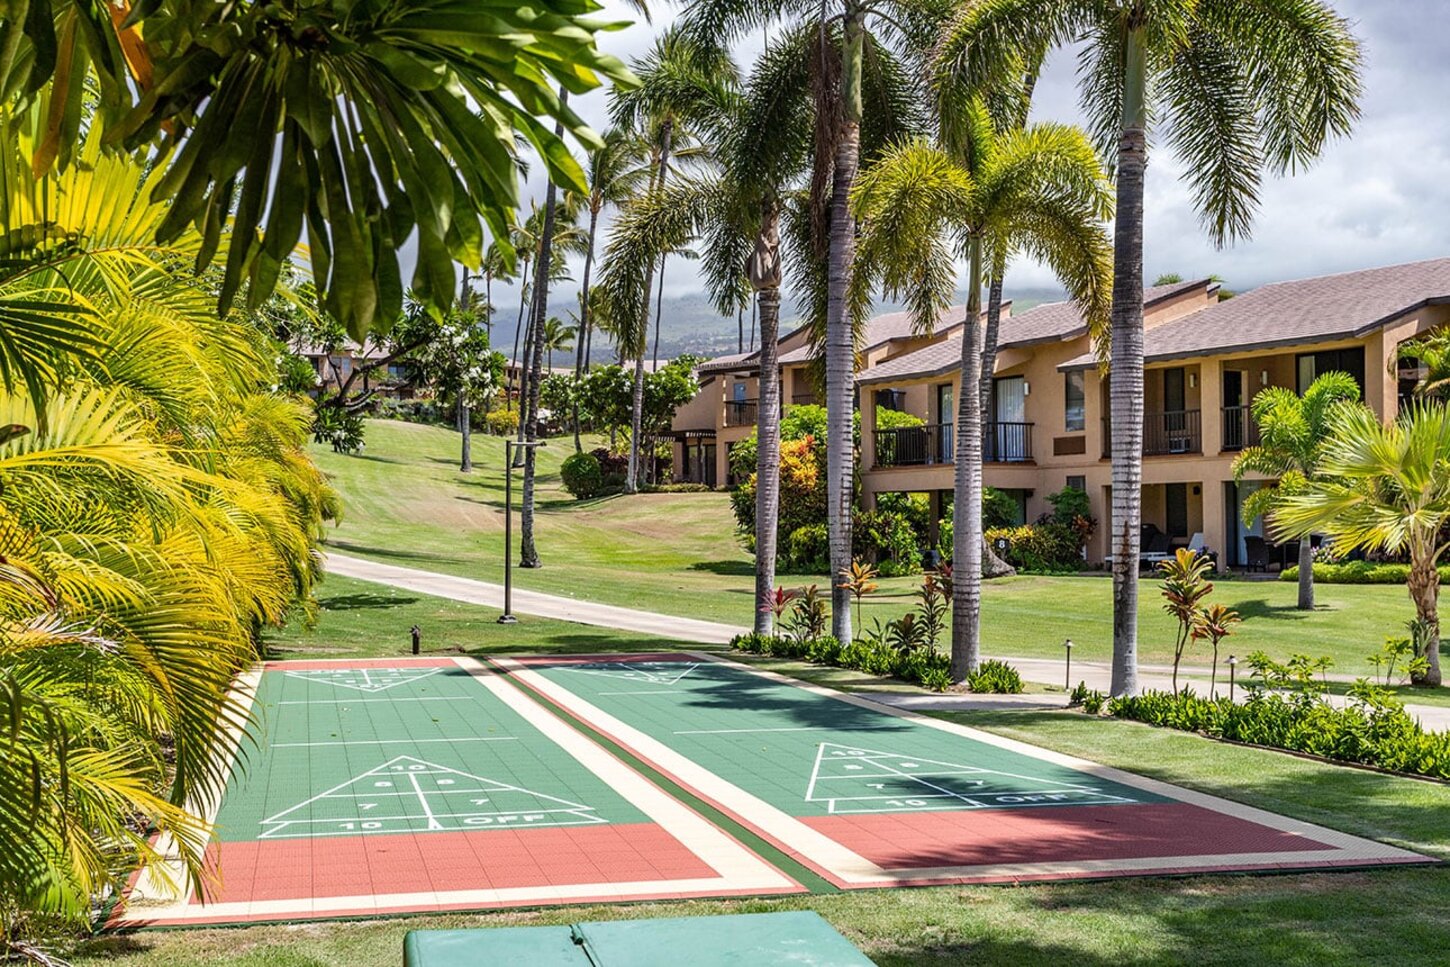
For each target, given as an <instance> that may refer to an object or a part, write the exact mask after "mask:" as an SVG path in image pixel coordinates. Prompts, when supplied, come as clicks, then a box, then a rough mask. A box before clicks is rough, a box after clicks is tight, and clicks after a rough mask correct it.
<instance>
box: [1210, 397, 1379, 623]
mask: <svg viewBox="0 0 1450 967" xmlns="http://www.w3.org/2000/svg"><path fill="white" fill-rule="evenodd" d="M1358 400H1359V384H1358V383H1356V382H1355V381H1354V377H1353V376H1350V375H1349V374H1348V373H1325V374H1323V375H1322V376H1318V377H1316V378H1315V380H1314V382H1313V383H1310V384H1309V388H1308V389H1307V390H1305V391H1304V395H1303V396H1299V395H1298V394H1297V393H1295V392H1294V391H1293V390H1291V389H1287V388H1285V387H1283V386H1270V387H1269V388H1268V389H1266V390H1263V391H1261V392H1260V393H1259V394H1258V395H1257V396H1255V397H1254V402H1253V406H1251V407H1250V413H1251V415H1252V416H1253V419H1254V424H1255V425H1256V426H1258V428H1259V444H1258V446H1253V447H1248V448H1246V449H1244V450H1243V451H1242V452H1241V453H1240V454H1239V455H1238V456H1237V457H1236V458H1234V464H1233V471H1234V480H1242V479H1243V476H1244V474H1246V473H1257V474H1262V475H1264V476H1266V477H1274V478H1277V481H1278V483H1277V485H1276V486H1274V487H1261V488H1260V489H1258V490H1256V491H1254V492H1253V493H1252V494H1251V495H1250V496H1249V498H1248V499H1247V500H1245V501H1244V507H1243V514H1244V523H1246V524H1248V523H1252V521H1253V520H1254V518H1256V517H1259V516H1268V517H1272V516H1273V514H1274V508H1275V506H1276V505H1277V504H1278V502H1279V500H1280V498H1282V497H1284V496H1287V495H1288V494H1291V493H1294V492H1296V491H1299V490H1302V489H1304V487H1305V486H1307V485H1308V484H1309V482H1310V481H1312V480H1314V478H1315V477H1316V476H1317V475H1318V474H1319V464H1320V462H1321V461H1322V460H1323V457H1324V452H1325V449H1326V448H1327V447H1328V445H1329V431H1330V424H1331V418H1332V417H1333V415H1334V411H1335V409H1336V408H1338V407H1339V406H1341V405H1343V404H1345V403H1352V402H1358ZM1298 608H1299V610H1300V611H1313V610H1314V550H1313V548H1312V547H1311V546H1310V543H1309V541H1308V540H1303V541H1300V542H1299V603H1298Z"/></svg>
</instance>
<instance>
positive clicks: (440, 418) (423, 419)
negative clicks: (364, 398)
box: [373, 399, 457, 426]
mask: <svg viewBox="0 0 1450 967" xmlns="http://www.w3.org/2000/svg"><path fill="white" fill-rule="evenodd" d="M373 415H374V416H376V417H378V418H379V419H382V420H402V421H403V422H404V423H431V424H438V425H443V426H452V425H453V424H454V423H455V422H457V414H456V413H452V412H445V411H444V409H443V407H441V406H439V405H438V402H437V401H436V400H393V399H381V400H378V401H377V402H376V403H374V404H373Z"/></svg>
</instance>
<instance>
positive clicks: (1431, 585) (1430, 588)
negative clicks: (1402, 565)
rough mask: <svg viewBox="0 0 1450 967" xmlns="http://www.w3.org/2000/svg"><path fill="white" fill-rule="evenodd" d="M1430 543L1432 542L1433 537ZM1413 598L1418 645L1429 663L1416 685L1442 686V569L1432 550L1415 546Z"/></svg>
mask: <svg viewBox="0 0 1450 967" xmlns="http://www.w3.org/2000/svg"><path fill="white" fill-rule="evenodd" d="M1431 543H1432V544H1433V538H1432V541H1431ZM1407 584H1408V589H1409V592H1410V600H1411V601H1413V602H1414V603H1415V617H1416V618H1417V619H1418V624H1419V627H1418V628H1416V629H1415V639H1416V640H1415V644H1416V646H1417V647H1423V648H1424V650H1425V651H1424V654H1425V660H1426V661H1427V662H1428V666H1427V667H1426V669H1425V673H1424V675H1423V676H1415V677H1414V678H1413V679H1412V681H1413V683H1414V684H1416V685H1426V686H1430V687H1435V688H1438V687H1439V686H1440V572H1439V571H1438V570H1437V569H1436V567H1435V561H1434V558H1433V557H1432V555H1431V553H1429V552H1426V551H1421V550H1420V549H1418V548H1415V549H1413V550H1412V551H1411V559H1410V574H1409V579H1408V581H1407Z"/></svg>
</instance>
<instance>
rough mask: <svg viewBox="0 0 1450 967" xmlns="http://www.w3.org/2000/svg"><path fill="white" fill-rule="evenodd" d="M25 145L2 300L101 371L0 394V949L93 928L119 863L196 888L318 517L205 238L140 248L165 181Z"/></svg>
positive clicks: (263, 344) (288, 426)
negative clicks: (41, 309)
mask: <svg viewBox="0 0 1450 967" xmlns="http://www.w3.org/2000/svg"><path fill="white" fill-rule="evenodd" d="M35 148H36V141H35V140H34V137H33V135H31V134H29V133H27V132H22V134H21V136H20V137H19V138H18V139H17V141H16V142H14V143H12V144H11V146H10V147H9V148H8V149H7V150H6V151H5V152H4V153H3V155H0V164H3V168H4V189H5V190H4V193H3V196H0V204H3V205H4V212H5V215H6V217H7V219H8V224H9V225H10V226H11V232H10V234H9V236H8V237H9V238H10V239H11V240H12V242H14V241H15V240H21V239H31V240H34V242H35V244H32V245H30V246H28V247H24V248H21V247H14V248H12V251H11V257H12V260H13V261H12V262H11V263H10V264H11V269H12V271H11V272H10V273H9V274H8V275H7V276H6V277H5V278H4V280H3V283H0V303H4V304H7V305H11V306H15V305H35V304H41V303H45V304H47V305H49V306H51V307H56V306H60V307H61V308H65V307H66V306H67V305H68V307H69V312H68V313H67V314H66V315H65V316H64V318H67V319H68V320H71V321H73V322H74V324H75V325H76V326H77V327H80V328H81V331H83V332H84V333H85V338H86V340H87V341H88V342H90V343H92V344H93V345H95V346H96V347H104V350H103V351H101V350H97V351H95V352H90V351H85V350H82V351H61V350H60V349H57V348H55V347H52V352H51V353H50V355H49V360H50V365H51V372H52V373H53V374H54V375H55V376H56V377H57V380H56V383H55V385H54V387H47V389H48V390H50V392H48V393H47V394H46V395H41V394H39V393H34V392H32V391H31V389H30V388H29V386H28V385H27V384H25V383H24V382H18V383H12V384H11V385H9V386H7V387H5V389H4V390H3V391H0V425H3V426H4V430H3V431H0V483H3V489H0V561H3V564H0V691H3V694H4V703H5V709H6V718H7V722H8V723H9V724H8V727H7V729H6V730H5V732H4V735H3V736H0V839H3V841H4V842H5V844H6V846H5V848H4V849H3V850H0V897H3V898H4V900H3V902H0V922H3V923H4V925H5V930H6V933H7V936H6V939H7V940H13V939H15V938H17V937H21V936H23V935H24V934H25V932H26V931H27V930H28V929H29V926H30V925H31V923H32V922H33V920H32V918H34V917H36V916H42V915H49V916H59V917H62V918H74V919H82V918H84V917H86V916H87V915H88V914H89V912H90V909H91V903H92V898H93V897H95V896H96V895H98V894H99V893H101V892H102V891H104V890H105V889H107V888H115V887H118V886H119V885H120V884H121V883H122V882H123V881H124V880H125V878H126V877H127V875H128V874H129V873H130V872H131V871H132V870H134V869H135V868H136V866H137V865H138V864H149V865H150V867H151V870H152V874H151V876H152V881H153V882H154V883H155V884H157V885H158V886H159V887H160V888H170V889H181V888H185V887H195V888H197V889H199V890H201V891H202V892H203V893H204V892H205V890H206V888H207V886H208V882H209V881H208V879H207V876H206V868H205V855H204V849H205V845H206V841H207V839H208V838H209V835H210V831H209V829H208V827H207V824H206V822H205V820H204V818H203V816H204V814H205V812H206V810H207V807H208V806H209V804H212V803H214V802H215V799H216V797H217V795H218V794H219V792H220V788H221V784H222V782H223V781H224V778H225V775H226V772H227V768H228V762H229V761H230V759H231V757H232V756H233V755H234V754H235V753H236V752H237V751H238V749H237V746H238V736H239V734H240V731H239V730H240V728H241V726H242V725H243V724H244V721H245V716H246V712H245V704H244V703H243V700H242V698H241V697H239V695H237V694H236V693H234V692H233V690H232V686H233V679H234V677H235V676H236V674H237V673H238V672H239V671H240V670H241V669H242V668H243V667H244V666H246V665H247V664H249V663H250V662H251V661H252V660H253V659H254V658H255V657H256V655H257V634H258V631H259V629H260V628H261V627H262V626H263V625H266V624H280V623H281V622H283V621H284V620H286V618H287V617H288V615H289V614H291V613H293V612H294V611H296V610H297V609H298V608H299V606H301V607H305V605H306V602H307V600H308V598H309V595H310V592H311V589H312V586H313V583H314V582H315V581H316V579H317V578H318V576H319V570H320V558H319V556H318V554H317V552H316V546H317V543H318V541H319V540H320V538H321V527H322V524H323V522H324V520H325V519H327V518H328V517H330V516H333V515H335V512H336V507H335V500H334V497H333V495H332V493H331V491H330V490H329V489H328V488H327V486H326V484H325V482H324V481H323V479H322V476H321V474H320V473H319V472H318V471H317V470H316V468H315V467H314V466H313V465H312V463H311V462H310V460H309V458H308V457H307V455H306V453H305V450H304V446H305V443H306V437H307V433H308V430H309V426H310V422H311V415H310V407H309V406H307V405H306V403H305V401H299V400H296V399H294V398H291V397H288V396H285V395H277V394H274V393H273V392H272V391H271V387H273V386H274V385H275V383H276V381H277V372H276V369H275V355H274V351H273V348H272V347H271V346H270V345H269V343H268V340H267V338H266V336H265V335H264V334H263V332H262V327H261V326H258V325H254V324H252V323H251V322H250V321H248V320H246V319H243V318H238V317H234V316H232V317H228V318H225V319H218V318H217V317H216V316H215V313H214V311H213V306H214V305H215V301H214V293H213V292H211V291H208V290H206V289H205V288H203V287H202V285H199V284H196V283H193V282H192V281H190V279H189V267H190V265H191V264H193V263H194V261H195V260H196V257H197V255H198V254H199V253H202V252H203V250H204V248H205V247H206V246H207V245H208V242H207V240H206V239H205V237H204V236H202V235H201V234H199V233H196V232H193V231H189V230H184V231H181V232H179V233H178V234H176V235H175V236H174V237H172V238H171V240H170V241H169V242H167V243H166V244H160V243H157V242H156V241H155V239H156V237H157V232H158V230H159V228H160V226H161V225H162V223H163V222H164V221H165V219H166V218H167V217H168V208H167V206H166V205H164V204H159V203H156V202H153V201H151V200H150V199H151V198H152V197H154V194H155V191H156V188H157V185H158V183H159V182H160V181H161V180H162V179H164V177H165V172H164V170H162V169H151V170H148V169H146V168H143V167H141V166H139V165H137V164H136V163H134V162H132V161H131V160H129V159H127V158H125V157H121V156H104V155H102V154H101V152H100V145H99V136H98V131H95V130H93V131H92V133H91V136H90V137H88V138H87V139H86V140H85V141H84V142H83V143H81V144H80V145H78V146H76V147H75V149H74V158H73V160H74V162H75V163H74V164H72V165H71V166H70V167H69V168H67V169H66V170H65V171H64V172H63V173H60V174H53V175H48V176H44V177H40V178H37V177H35V176H34V175H33V173H32V169H31V164H30V159H31V157H32V155H33V152H34V150H35ZM62 240H63V241H62ZM221 242H222V243H223V244H224V242H225V238H223V239H222V240H221ZM57 315H58V317H60V314H59V313H57ZM41 372H42V373H43V372H44V370H41ZM158 835H159V836H160V838H159V839H157V838H156V837H157V836H158ZM168 856H169V858H170V861H169V862H166V863H163V862H162V860H163V858H166V857H168Z"/></svg>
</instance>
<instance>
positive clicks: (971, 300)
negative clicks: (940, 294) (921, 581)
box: [951, 236, 982, 682]
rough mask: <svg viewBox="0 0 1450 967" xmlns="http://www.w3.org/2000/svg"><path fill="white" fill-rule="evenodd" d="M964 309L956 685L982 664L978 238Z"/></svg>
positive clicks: (955, 555) (956, 505)
mask: <svg viewBox="0 0 1450 967" xmlns="http://www.w3.org/2000/svg"><path fill="white" fill-rule="evenodd" d="M967 287H968V288H967V311H966V318H965V320H963V322H964V325H963V329H962V361H961V382H960V385H961V386H962V387H963V392H961V393H959V394H958V396H959V397H960V398H959V399H958V401H957V441H956V469H955V481H954V483H955V486H956V493H955V495H954V496H953V498H952V499H953V506H952V521H953V526H952V662H951V676H952V681H954V682H963V681H966V678H967V676H968V675H970V674H972V673H973V672H975V671H976V670H977V668H978V667H979V666H980V665H981V662H982V642H981V615H982V396H981V394H980V393H973V392H971V390H970V388H969V387H973V386H977V385H978V384H979V383H980V381H981V379H982V372H981V370H982V355H981V340H982V318H981V317H982V240H981V238H980V237H977V236H973V238H972V241H971V245H970V251H969V253H968V270H967Z"/></svg>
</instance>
